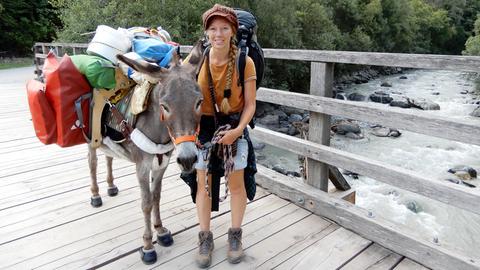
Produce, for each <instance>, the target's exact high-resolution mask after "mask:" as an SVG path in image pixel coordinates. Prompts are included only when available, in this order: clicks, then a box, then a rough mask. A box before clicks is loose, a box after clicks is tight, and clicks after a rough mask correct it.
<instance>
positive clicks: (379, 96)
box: [369, 92, 393, 104]
mask: <svg viewBox="0 0 480 270" xmlns="http://www.w3.org/2000/svg"><path fill="white" fill-rule="evenodd" d="M369 98H370V100H371V101H373V102H377V103H382V104H389V103H390V102H392V100H393V98H392V97H390V95H389V94H386V93H382V92H375V93H373V94H371V95H370V96H369Z"/></svg>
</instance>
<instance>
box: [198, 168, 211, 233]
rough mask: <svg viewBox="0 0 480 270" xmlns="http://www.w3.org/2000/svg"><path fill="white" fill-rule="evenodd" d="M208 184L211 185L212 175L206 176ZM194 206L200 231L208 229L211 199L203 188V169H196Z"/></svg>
mask: <svg viewBox="0 0 480 270" xmlns="http://www.w3.org/2000/svg"><path fill="white" fill-rule="evenodd" d="M208 186H209V187H210V190H211V186H212V177H211V176H209V177H208ZM196 206H197V215H198V222H199V223H200V231H209V230H210V214H211V212H212V199H211V198H210V197H209V196H208V193H207V191H206V190H205V170H197V196H196Z"/></svg>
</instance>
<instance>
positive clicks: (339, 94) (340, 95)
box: [335, 93, 347, 100]
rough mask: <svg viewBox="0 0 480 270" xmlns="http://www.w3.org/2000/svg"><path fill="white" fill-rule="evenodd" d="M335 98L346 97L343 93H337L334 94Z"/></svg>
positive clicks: (343, 98) (342, 98) (344, 98)
mask: <svg viewBox="0 0 480 270" xmlns="http://www.w3.org/2000/svg"><path fill="white" fill-rule="evenodd" d="M335 99H340V100H346V99H347V97H346V96H345V93H338V94H336V95H335Z"/></svg>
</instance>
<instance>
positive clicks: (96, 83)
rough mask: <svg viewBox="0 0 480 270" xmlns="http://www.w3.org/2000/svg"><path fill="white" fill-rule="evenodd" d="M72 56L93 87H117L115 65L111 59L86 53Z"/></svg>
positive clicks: (76, 65)
mask: <svg viewBox="0 0 480 270" xmlns="http://www.w3.org/2000/svg"><path fill="white" fill-rule="evenodd" d="M70 58H71V59H72V62H73V64H74V65H75V67H77V69H78V71H80V73H82V74H83V75H85V77H86V78H87V80H88V82H89V83H90V85H91V86H92V87H93V88H102V89H113V88H115V66H114V65H113V64H112V63H111V62H110V61H108V60H105V59H103V58H102V57H99V56H94V55H84V54H78V55H72V56H70Z"/></svg>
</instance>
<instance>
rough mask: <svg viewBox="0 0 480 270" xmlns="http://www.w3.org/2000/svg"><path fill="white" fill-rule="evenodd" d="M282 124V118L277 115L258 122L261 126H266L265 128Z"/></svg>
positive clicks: (267, 116) (268, 116)
mask: <svg viewBox="0 0 480 270" xmlns="http://www.w3.org/2000/svg"><path fill="white" fill-rule="evenodd" d="M279 122H280V118H279V116H278V115H275V114H268V115H266V116H265V117H263V118H260V119H259V120H258V123H259V124H262V125H265V126H276V125H278V124H279Z"/></svg>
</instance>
